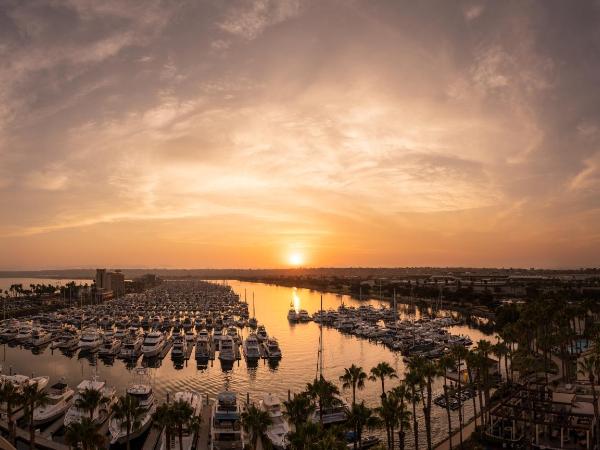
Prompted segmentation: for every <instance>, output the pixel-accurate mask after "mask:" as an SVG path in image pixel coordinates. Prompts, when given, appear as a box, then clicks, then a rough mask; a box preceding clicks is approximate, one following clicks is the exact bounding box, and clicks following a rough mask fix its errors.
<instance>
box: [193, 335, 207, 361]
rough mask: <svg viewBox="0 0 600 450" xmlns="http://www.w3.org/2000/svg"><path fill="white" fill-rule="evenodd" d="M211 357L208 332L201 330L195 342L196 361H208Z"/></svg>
mask: <svg viewBox="0 0 600 450" xmlns="http://www.w3.org/2000/svg"><path fill="white" fill-rule="evenodd" d="M210 357H211V342H210V336H209V334H208V331H206V330H201V331H200V332H199V333H198V339H197V340H196V359H197V360H200V361H208V360H209V359H210Z"/></svg>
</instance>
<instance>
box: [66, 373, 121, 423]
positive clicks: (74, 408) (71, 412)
mask: <svg viewBox="0 0 600 450" xmlns="http://www.w3.org/2000/svg"><path fill="white" fill-rule="evenodd" d="M86 389H93V390H95V391H100V392H101V393H102V398H103V402H102V404H101V405H100V406H99V407H98V408H96V410H95V411H94V412H93V414H92V420H93V421H94V422H96V423H103V422H104V421H105V420H106V419H107V418H108V416H109V415H110V409H111V406H112V405H113V404H114V403H115V401H116V399H117V397H116V393H115V389H114V388H111V387H108V386H107V385H106V382H104V381H99V380H98V378H97V377H94V378H93V379H91V380H83V381H82V382H81V383H79V384H78V385H77V393H76V394H75V398H74V401H73V403H72V405H71V407H70V408H69V409H68V410H67V413H66V414H65V420H64V424H65V427H66V426H69V425H70V424H72V423H76V422H81V419H82V418H83V417H90V412H89V411H88V410H86V409H83V408H79V407H78V405H77V399H78V398H80V396H81V395H82V394H83V393H84V392H85V391H86Z"/></svg>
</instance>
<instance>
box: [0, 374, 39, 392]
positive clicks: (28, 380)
mask: <svg viewBox="0 0 600 450" xmlns="http://www.w3.org/2000/svg"><path fill="white" fill-rule="evenodd" d="M49 381H50V377H48V376H43V377H28V376H27V375H19V374H15V375H0V384H2V383H6V382H9V383H12V384H13V385H14V386H15V388H16V389H17V390H19V391H20V390H22V389H23V388H24V387H25V386H30V385H32V384H35V385H36V386H37V388H38V391H42V390H44V389H45V388H46V386H48V382H49Z"/></svg>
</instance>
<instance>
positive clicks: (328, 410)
mask: <svg viewBox="0 0 600 450" xmlns="http://www.w3.org/2000/svg"><path fill="white" fill-rule="evenodd" d="M321 311H323V295H321ZM317 379H320V380H323V379H324V377H323V324H322V322H319V352H318V356H317V374H316V376H315V381H317ZM336 399H337V401H336V402H334V403H335V404H334V405H331V406H328V407H325V408H324V409H323V414H321V411H320V408H319V407H318V406H317V408H316V409H315V410H314V411H313V413H312V415H311V416H310V418H309V420H310V421H311V422H314V423H318V422H319V421H320V420H321V418H322V420H323V425H335V424H341V423H343V422H345V421H346V410H347V409H348V404H347V403H346V401H345V400H344V399H343V398H342V397H340V396H336Z"/></svg>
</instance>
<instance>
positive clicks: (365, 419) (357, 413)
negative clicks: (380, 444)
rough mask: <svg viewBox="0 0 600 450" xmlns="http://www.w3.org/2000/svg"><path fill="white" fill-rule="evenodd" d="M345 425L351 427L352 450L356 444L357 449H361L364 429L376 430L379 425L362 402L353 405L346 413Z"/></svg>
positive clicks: (378, 421)
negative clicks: (352, 434)
mask: <svg viewBox="0 0 600 450" xmlns="http://www.w3.org/2000/svg"><path fill="white" fill-rule="evenodd" d="M347 416H348V419H347V423H348V425H350V426H351V427H352V430H353V431H354V434H355V436H354V437H355V439H354V448H356V444H357V442H358V448H362V433H363V429H364V428H365V427H367V428H369V429H373V428H377V427H378V426H380V425H381V421H380V420H379V418H378V417H377V416H376V415H374V414H373V411H372V410H371V409H370V408H368V407H366V406H365V402H364V400H363V401H362V402H360V403H354V404H353V405H352V407H351V408H350V409H349V410H348V411H347Z"/></svg>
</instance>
